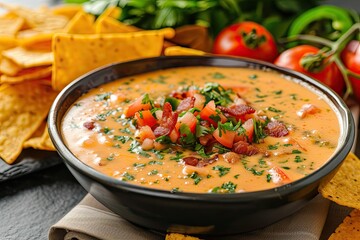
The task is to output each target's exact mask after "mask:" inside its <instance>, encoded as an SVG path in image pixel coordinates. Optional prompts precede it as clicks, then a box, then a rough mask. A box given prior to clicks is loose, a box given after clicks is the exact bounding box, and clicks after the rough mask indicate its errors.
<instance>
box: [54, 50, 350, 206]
mask: <svg viewBox="0 0 360 240" xmlns="http://www.w3.org/2000/svg"><path fill="white" fill-rule="evenodd" d="M189 59H192V60H194V59H201V60H209V59H210V61H211V60H214V59H215V60H217V61H221V60H231V61H236V62H242V63H244V64H246V65H247V66H250V65H252V66H256V68H258V69H261V68H269V69H271V70H273V71H276V72H279V73H281V74H284V75H286V76H289V77H291V78H295V79H298V80H300V81H305V82H306V83H308V84H309V85H311V86H313V87H315V88H316V89H317V90H320V92H322V94H323V95H324V96H326V97H327V98H328V100H329V101H330V102H331V104H332V105H333V106H334V107H335V108H336V109H337V110H338V111H339V112H338V113H337V114H336V115H337V116H338V121H339V124H340V126H341V125H343V126H342V128H341V129H342V130H343V131H342V132H340V136H339V139H340V138H343V144H342V145H340V146H338V147H337V149H336V152H335V153H334V154H333V155H332V157H331V159H329V160H328V161H327V162H326V163H325V164H323V165H322V166H321V167H320V168H319V169H317V170H316V171H314V172H312V173H311V174H309V175H307V176H305V177H302V178H300V179H298V180H296V181H293V182H290V183H288V184H285V185H282V186H279V187H275V188H270V189H265V190H258V191H251V192H241V193H232V194H214V193H194V192H171V191H168V190H161V189H155V188H147V187H144V186H141V185H136V184H132V183H128V182H125V181H121V180H119V179H116V178H113V177H110V176H107V175H105V174H103V173H101V172H99V171H97V170H95V169H93V168H92V167H90V166H88V165H86V164H85V163H83V162H82V161H80V160H79V159H78V158H76V157H75V155H73V154H72V153H71V151H70V150H69V148H68V147H67V146H66V144H65V143H64V142H63V140H62V139H63V137H62V134H61V129H60V125H61V120H62V117H63V116H61V119H60V121H58V119H59V111H58V109H60V108H61V107H62V103H63V102H64V101H65V99H66V98H67V97H68V96H69V95H71V94H70V93H71V92H72V91H74V90H75V89H76V88H77V87H78V86H81V83H82V81H85V80H86V79H90V78H91V77H92V76H93V75H95V74H101V73H104V72H105V71H107V70H109V69H112V68H114V67H119V66H122V65H124V66H126V65H129V64H130V65H131V64H136V63H139V62H140V63H146V62H151V61H158V62H159V63H161V61H169V60H189ZM184 66H217V65H216V64H214V65H205V64H204V65H200V64H198V65H184ZM176 67H183V66H173V67H163V68H162V67H161V66H159V68H157V69H152V70H149V71H156V70H158V69H167V68H176ZM220 67H221V66H220ZM229 67H231V66H229ZM129 76H130V75H129ZM84 79H85V80H84ZM100 85H101V84H98V85H97V86H95V87H98V86H100ZM89 89H91V88H89ZM83 93H84V92H82V94H83ZM66 110H67V109H66ZM48 130H49V135H50V138H51V140H52V142H53V144H54V146H55V148H56V149H57V152H58V153H59V155H60V156H61V157H62V158H63V159H64V161H65V164H68V165H70V166H71V167H73V168H75V169H76V170H77V171H80V172H81V173H82V174H85V175H86V176H87V177H90V178H92V179H93V180H95V181H97V182H100V183H102V184H105V185H107V186H111V187H115V188H118V189H122V190H125V191H128V192H133V193H137V194H143V195H149V196H154V197H161V198H170V199H181V200H190V201H197V202H198V201H200V202H224V203H226V202H239V203H241V202H247V201H250V200H254V199H259V200H260V199H273V198H279V199H282V198H283V196H285V195H288V194H291V193H294V192H297V191H299V190H301V189H303V188H304V187H306V186H308V185H311V184H312V183H315V182H318V181H320V179H322V178H323V177H324V176H326V175H328V174H329V173H331V172H332V171H333V170H335V169H336V168H337V167H339V166H340V164H341V163H342V162H343V160H344V159H345V157H346V156H347V154H348V153H349V152H350V150H351V147H352V145H353V142H354V138H355V124H354V120H353V117H352V114H351V112H350V110H349V108H348V107H347V105H346V104H345V102H344V101H343V100H342V98H341V97H339V96H338V95H337V94H336V93H335V92H334V91H333V90H332V89H330V88H329V87H327V86H326V85H324V84H323V83H321V82H319V81H317V80H315V79H313V78H311V77H309V76H307V75H305V74H302V73H299V72H296V71H293V70H289V69H286V68H283V67H279V66H276V65H274V64H272V63H268V62H264V61H260V60H253V59H248V58H240V57H231V56H193V55H191V56H190V55H189V56H159V57H151V58H142V59H138V60H133V61H127V62H118V63H112V64H107V65H105V66H102V67H99V68H96V69H94V70H92V71H90V72H88V73H86V74H83V75H82V76H80V77H78V78H76V79H75V80H74V81H73V82H71V83H70V84H68V85H67V86H66V87H65V88H64V89H63V90H62V91H61V92H60V93H59V94H58V96H57V97H56V99H55V100H54V102H53V104H52V106H51V108H50V111H49V116H48Z"/></svg>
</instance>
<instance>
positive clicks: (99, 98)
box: [95, 92, 111, 102]
mask: <svg viewBox="0 0 360 240" xmlns="http://www.w3.org/2000/svg"><path fill="white" fill-rule="evenodd" d="M110 96H111V92H107V93H101V94H96V97H95V101H96V102H100V101H106V100H108V99H109V98H110Z"/></svg>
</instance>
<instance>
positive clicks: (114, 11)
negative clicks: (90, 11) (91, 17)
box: [98, 6, 121, 19]
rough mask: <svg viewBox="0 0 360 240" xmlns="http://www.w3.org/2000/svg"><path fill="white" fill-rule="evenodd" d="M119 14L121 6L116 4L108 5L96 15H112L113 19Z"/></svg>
mask: <svg viewBox="0 0 360 240" xmlns="http://www.w3.org/2000/svg"><path fill="white" fill-rule="evenodd" d="M120 14H121V8H119V7H117V6H109V7H107V8H106V9H105V11H103V12H102V13H101V15H100V16H99V17H98V19H102V18H105V17H112V18H115V19H118V18H119V17H120Z"/></svg>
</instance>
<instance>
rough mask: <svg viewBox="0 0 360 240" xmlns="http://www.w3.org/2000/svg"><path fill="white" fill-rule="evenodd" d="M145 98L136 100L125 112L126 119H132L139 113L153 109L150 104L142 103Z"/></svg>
mask: <svg viewBox="0 0 360 240" xmlns="http://www.w3.org/2000/svg"><path fill="white" fill-rule="evenodd" d="M143 98H144V97H139V98H137V99H135V101H134V102H133V103H132V104H130V105H129V106H128V107H127V108H126V109H125V110H124V114H125V117H132V116H134V115H135V113H136V112H138V111H141V110H149V109H151V105H150V103H145V104H143V103H142V101H143Z"/></svg>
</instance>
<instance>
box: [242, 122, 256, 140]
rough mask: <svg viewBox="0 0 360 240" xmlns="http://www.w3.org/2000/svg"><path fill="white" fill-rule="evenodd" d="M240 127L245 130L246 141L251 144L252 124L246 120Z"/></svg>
mask: <svg viewBox="0 0 360 240" xmlns="http://www.w3.org/2000/svg"><path fill="white" fill-rule="evenodd" d="M242 127H243V128H244V129H245V134H246V136H247V137H248V141H249V142H250V143H251V142H252V141H253V136H254V122H253V120H252V119H248V120H246V122H244V124H243V125H242Z"/></svg>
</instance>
